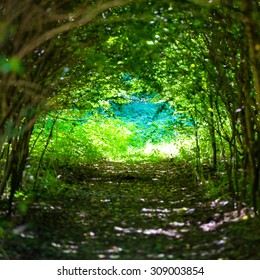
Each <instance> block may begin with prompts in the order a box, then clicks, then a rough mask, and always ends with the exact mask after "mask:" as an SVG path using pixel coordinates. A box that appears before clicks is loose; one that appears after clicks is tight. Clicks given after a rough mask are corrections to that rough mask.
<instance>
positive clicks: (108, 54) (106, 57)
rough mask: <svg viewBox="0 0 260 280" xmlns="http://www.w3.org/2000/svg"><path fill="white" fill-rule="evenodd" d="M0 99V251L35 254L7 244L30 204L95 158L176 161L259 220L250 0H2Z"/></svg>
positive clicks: (258, 53) (256, 14) (257, 13)
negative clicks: (23, 251) (16, 249)
mask: <svg viewBox="0 0 260 280" xmlns="http://www.w3.org/2000/svg"><path fill="white" fill-rule="evenodd" d="M0 98H1V108H0V129H1V134H0V197H1V198H0V214H1V216H2V220H1V223H0V238H1V239H2V241H1V240H0V257H1V258H8V257H9V258H23V257H24V258H30V257H31V258H35V257H37V254H36V253H35V252H34V253H32V252H31V255H30V253H28V252H29V249H28V252H27V255H26V254H25V255H23V254H22V253H21V252H22V249H21V252H20V253H17V254H15V253H14V254H13V255H12V252H13V251H14V249H10V250H8V249H7V247H8V246H9V247H11V248H14V247H15V244H16V243H15V242H18V241H16V239H17V238H21V236H20V235H21V234H20V233H21V232H24V231H29V232H30V227H29V228H28V227H27V226H24V225H25V224H26V225H27V222H26V219H28V220H29V221H30V219H32V218H28V217H32V214H30V213H31V211H36V210H35V209H38V208H40V209H46V207H47V206H46V205H47V202H46V201H47V200H48V199H54V200H53V202H52V203H53V205H54V204H55V199H57V201H56V202H57V205H58V204H59V200H62V199H64V201H65V200H66V199H67V198H66V197H67V196H68V194H67V193H68V192H69V193H70V195H71V197H73V195H75V193H77V188H76V187H75V186H76V185H77V184H78V185H87V186H88V187H91V184H92V183H91V184H90V183H89V182H87V179H86V178H87V175H86V174H89V173H91V172H98V170H99V168H101V167H100V166H101V165H104V166H105V168H107V170H108V169H109V168H111V170H112V169H113V168H115V169H116V170H117V172H119V173H120V165H121V167H122V168H123V166H124V167H125V168H126V166H132V167H133V166H135V165H134V164H137V165H138V164H139V165H140V164H141V165H142V164H143V167H142V168H143V170H141V171H140V177H142V172H144V173H145V172H146V171H145V170H146V169H149V168H148V167H149V166H150V165H149V164H154V165H153V166H156V164H163V168H164V169H166V167H167V172H170V171H169V170H171V169H173V170H177V171H178V172H179V173H178V174H179V175H178V176H182V175H181V172H182V170H184V171H183V176H184V177H187V176H188V173H191V174H192V179H191V180H192V184H193V185H194V186H195V188H196V190H197V191H198V192H199V193H200V195H201V193H203V194H207V195H206V196H207V199H210V198H211V197H214V199H216V201H222V200H223V199H224V200H225V201H226V200H228V201H229V206H230V205H232V206H231V208H232V209H230V211H231V210H236V212H237V213H238V214H237V215H238V216H239V217H240V216H241V217H242V218H241V219H242V220H243V219H244V220H245V222H248V220H249V219H251V217H254V219H257V215H258V213H259V208H260V189H259V184H260V182H259V180H260V177H259V175H260V174H259V173H260V2H259V1H258V0H250V1H249V0H212V1H207V0H162V1H153V0H107V1H106V0H97V1H81V0H77V1H70V0H63V1H52V0H42V1H41V0H40V1H36V0H26V1H20V0H3V1H1V2H0ZM113 164H114V165H115V166H116V167H115V166H114V167H113ZM127 164H129V165H127ZM137 165H136V166H135V167H133V170H132V171H133V173H131V172H130V173H131V174H130V173H129V174H128V173H127V172H126V173H125V174H123V175H122V174H121V175H120V174H119V175H120V176H119V177H120V178H119V179H118V180H119V186H120V185H121V184H123V181H124V180H128V181H129V182H132V183H133V184H134V183H135V182H136V181H137V180H138V176H135V173H134V169H135V168H137ZM185 169H187V170H189V171H188V172H187V171H185ZM80 170H81V171H80ZM111 170H110V171H111ZM121 171H122V170H121ZM165 172H166V171H165ZM81 173H82V174H85V175H82V174H81ZM162 173H163V170H162ZM168 174H170V173H168ZM117 175H118V174H117ZM82 176H83V177H84V176H85V177H86V178H85V177H84V178H85V179H86V180H85V179H84V178H82ZM111 176H116V172H114V173H113V172H112V171H111ZM178 176H177V177H178ZM92 177H93V178H92V179H93V181H94V179H95V177H94V176H92ZM143 177H145V175H144V176H143ZM167 178H168V179H167ZM167 178H166V179H167V180H168V181H170V180H172V181H174V180H175V179H174V176H170V177H169V176H168V177H167ZM96 179H98V178H96ZM141 179H143V178H139V180H141ZM162 184H164V182H162ZM71 185H73V186H74V187H73V192H72V191H71V189H72V187H70V186H71ZM94 187H95V186H93V188H94ZM158 187H159V186H158ZM97 189H98V188H97ZM96 191H98V190H96ZM111 191H112V190H108V192H111ZM143 191H144V193H145V190H143ZM85 192H86V193H88V189H86V190H85ZM91 192H92V190H91ZM73 193H74V194H73ZM133 195H134V194H133ZM143 195H144V196H145V194H143ZM147 195H148V196H149V193H148V192H147ZM183 196H185V195H183ZM142 199H143V198H142ZM67 203H69V202H67ZM216 203H217V202H216ZM57 205H56V206H57ZM53 207H55V206H53ZM91 207H93V208H95V205H94V206H93V205H92V206H91ZM55 209H56V208H55ZM55 209H54V210H55ZM57 209H58V210H57ZM57 209H56V210H55V211H56V212H57V213H59V215H58V214H57V216H59V217H60V216H61V217H62V214H61V213H60V212H61V211H60V210H59V208H57ZM144 209H146V210H147V209H148V208H144ZM244 209H248V210H247V211H248V212H246V213H244V212H243V211H245V210H244ZM42 211H43V210H42ZM55 211H54V212H55ZM89 211H90V212H91V210H89ZM144 211H145V210H144ZM147 211H148V210H147ZM148 212H149V211H148ZM241 212H243V214H241ZM42 215H43V214H42ZM82 215H83V214H82ZM104 215H105V214H104ZM6 216H7V217H8V218H6ZM44 217H45V216H44V215H43V216H42V217H41V219H42V220H43V221H44V219H46V220H47V219H49V218H46V217H45V218H44ZM56 218H57V217H56ZM53 219H54V220H55V218H53ZM57 219H60V218H57ZM104 219H106V218H105V216H104ZM250 221H251V220H250ZM46 223H49V221H46ZM28 224H30V222H28ZM115 229H116V230H118V231H119V232H120V231H123V227H115ZM254 230H255V231H254V232H255V235H254V236H253V237H252V238H251V239H250V242H253V241H257V240H258V241H259V223H258V226H255V225H254ZM257 232H258V234H257ZM160 233H161V234H164V232H163V230H161V232H160ZM22 234H24V233H22ZM94 235H95V234H94V232H92V231H90V237H94ZM10 236H12V237H10ZM29 241H30V238H29ZM25 243H26V242H25ZM5 244H8V246H7V245H5ZM26 244H27V243H26ZM28 244H29V245H28ZM28 244H27V245H28V246H27V247H30V243H28ZM52 244H56V245H53V247H52V248H56V249H57V247H59V246H61V245H59V246H58V245H57V244H58V243H57V242H56V241H55V242H54V241H53V242H52ZM12 246H13V247H12ZM33 246H34V245H32V247H33ZM35 246H36V245H35ZM186 247H187V248H186V249H187V250H188V249H189V248H190V245H189V244H186ZM113 248H115V247H113ZM23 249H24V248H23ZM12 250H13V251H12ZM116 250H117V249H114V251H113V249H110V252H112V253H115V254H116V253H118V252H117V251H116ZM32 251H33V250H32ZM119 251H120V250H119ZM158 251H160V249H158ZM71 252H72V253H73V249H71ZM71 256H72V255H69V257H70V258H71ZM101 256H103V258H105V257H106V256H105V257H104V254H103V255H102V254H101ZM129 256H130V257H131V255H126V258H127V257H128V258H129ZM157 256H158V255H157ZM48 257H50V258H51V252H50V255H48V254H47V253H46V254H45V255H44V256H42V258H48ZM56 257H60V258H63V256H61V255H57V256H56ZM79 257H84V254H83V255H80V256H79ZM88 257H89V256H88ZM92 257H93V256H92ZM94 257H96V255H95V256H94ZM94 257H93V258H94ZM139 257H140V256H139ZM146 257H147V256H146ZM195 257H198V256H195ZM206 257H207V256H205V258H206ZM213 257H214V256H213ZM231 257H232V256H231ZM233 257H234V256H233ZM241 257H243V256H241ZM245 257H248V255H246V254H245ZM253 257H255V255H254V256H253ZM258 257H259V254H258ZM165 258H166V257H165ZM180 258H181V257H180ZM183 258H184V257H183Z"/></svg>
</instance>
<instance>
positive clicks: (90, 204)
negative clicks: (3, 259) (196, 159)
mask: <svg viewBox="0 0 260 280" xmlns="http://www.w3.org/2000/svg"><path fill="white" fill-rule="evenodd" d="M59 177H60V180H61V183H62V184H61V185H62V188H61V189H60V191H59V193H56V194H55V195H53V196H52V197H51V196H50V195H48V196H46V200H43V201H42V200H41V202H40V203H35V204H34V205H33V206H32V208H31V210H30V211H29V213H28V214H27V216H26V219H25V220H24V221H23V225H22V226H20V227H18V229H19V230H17V233H16V236H15V238H14V239H10V240H9V241H8V246H9V247H8V249H7V253H9V254H10V258H12V259H219V258H221V259H253V258H257V256H258V258H259V252H260V248H259V245H257V246H256V240H255V235H253V234H252V232H251V230H250V227H249V226H245V224H247V225H250V223H251V221H250V220H251V219H248V220H247V221H240V222H234V221H236V220H238V218H237V213H236V212H235V211H232V207H231V203H230V202H228V201H226V200H222V201H220V200H219V201H212V200H210V199H208V198H207V194H206V193H205V190H203V188H201V187H198V184H197V182H196V180H195V176H194V174H193V170H192V168H191V167H190V165H189V164H185V163H176V164H174V163H173V162H167V161H165V162H160V163H135V164H126V163H110V162H106V163H100V164H95V165H92V166H81V167H80V168H68V167H66V168H64V167H63V168H62V169H61V170H60V176H59ZM50 191H51V190H49V192H50ZM258 239H259V237H258ZM257 243H259V242H257ZM9 250H10V251H9ZM11 252H12V253H11ZM14 252H15V253H14ZM13 253H14V255H12V254H13Z"/></svg>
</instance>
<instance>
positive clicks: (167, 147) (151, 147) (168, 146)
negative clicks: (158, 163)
mask: <svg viewBox="0 0 260 280" xmlns="http://www.w3.org/2000/svg"><path fill="white" fill-rule="evenodd" d="M144 152H145V154H147V155H149V154H154V153H156V154H162V155H166V156H176V155H177V154H179V149H178V148H177V147H176V145H175V144H173V143H161V144H152V143H146V146H145V149H144Z"/></svg>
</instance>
